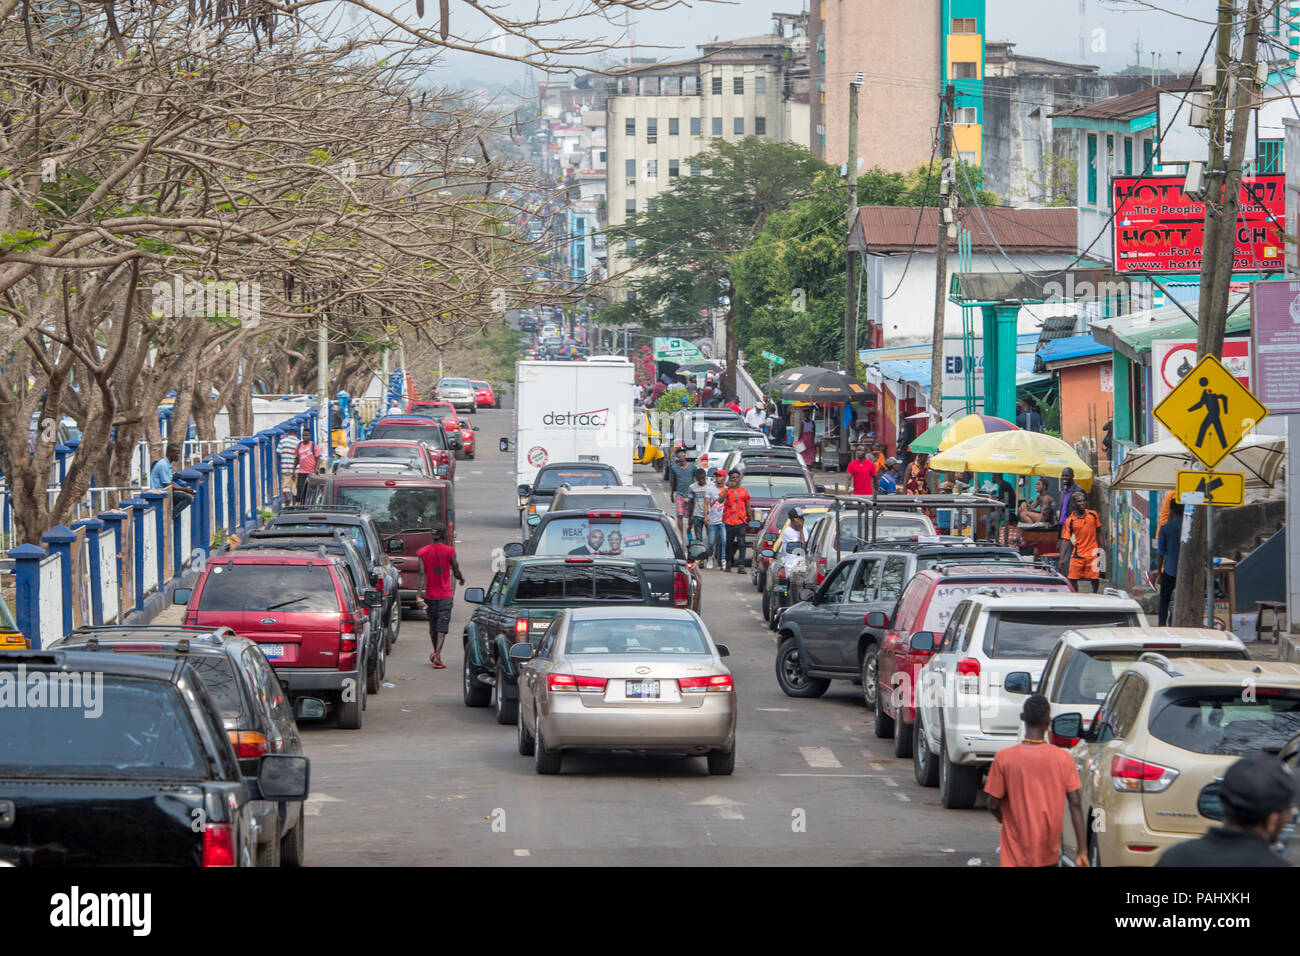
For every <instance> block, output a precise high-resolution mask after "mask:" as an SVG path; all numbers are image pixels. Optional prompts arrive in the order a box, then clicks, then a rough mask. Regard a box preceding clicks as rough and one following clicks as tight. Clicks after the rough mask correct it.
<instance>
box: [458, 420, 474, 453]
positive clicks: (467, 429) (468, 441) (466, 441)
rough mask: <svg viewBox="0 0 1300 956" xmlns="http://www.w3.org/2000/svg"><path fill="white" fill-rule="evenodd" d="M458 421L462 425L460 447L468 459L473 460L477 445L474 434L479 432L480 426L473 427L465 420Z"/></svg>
mask: <svg viewBox="0 0 1300 956" xmlns="http://www.w3.org/2000/svg"><path fill="white" fill-rule="evenodd" d="M457 421H458V424H459V425H460V447H461V449H462V451H463V452H464V455H465V457H466V458H473V457H474V445H475V441H474V433H475V432H476V431H478V426H477V425H471V424H470V423H469V422H468V421H466V420H465V419H463V418H461V419H458V420H457Z"/></svg>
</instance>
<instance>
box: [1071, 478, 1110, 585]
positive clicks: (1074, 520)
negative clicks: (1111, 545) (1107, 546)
mask: <svg viewBox="0 0 1300 956" xmlns="http://www.w3.org/2000/svg"><path fill="white" fill-rule="evenodd" d="M1072 504H1073V505H1074V512H1073V513H1072V514H1071V515H1070V517H1068V518H1066V519H1065V522H1064V523H1063V525H1062V531H1063V533H1064V534H1065V535H1066V536H1067V537H1068V538H1069V539H1070V542H1071V545H1072V550H1071V553H1070V573H1069V574H1068V575H1066V577H1068V578H1069V579H1070V583H1071V584H1073V585H1074V589H1075V590H1076V591H1078V590H1080V588H1079V582H1080V581H1090V582H1091V583H1092V593H1093V594H1096V593H1097V585H1098V583H1099V579H1100V578H1101V549H1102V538H1101V518H1100V517H1099V516H1098V515H1097V512H1095V511H1091V510H1089V508H1088V502H1087V499H1086V498H1084V496H1083V492H1082V491H1076V492H1075V494H1074V500H1073V502H1072Z"/></svg>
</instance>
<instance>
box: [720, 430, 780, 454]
mask: <svg viewBox="0 0 1300 956" xmlns="http://www.w3.org/2000/svg"><path fill="white" fill-rule="evenodd" d="M765 445H767V439H766V438H764V437H763V436H762V435H759V434H757V433H755V432H750V433H749V434H748V435H741V434H738V433H735V432H714V433H713V434H712V435H711V436H710V437H709V451H710V452H711V453H712V452H715V451H721V452H727V451H735V450H736V449H737V448H761V447H763V446H765Z"/></svg>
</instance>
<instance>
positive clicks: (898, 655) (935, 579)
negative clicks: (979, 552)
mask: <svg viewBox="0 0 1300 956" xmlns="http://www.w3.org/2000/svg"><path fill="white" fill-rule="evenodd" d="M959 560H960V559H959ZM988 589H996V590H997V591H998V592H999V593H1002V594H1011V593H1021V592H1025V591H1070V592H1073V591H1074V588H1072V587H1071V586H1070V582H1069V581H1067V580H1066V579H1065V578H1063V577H1061V576H1060V575H1059V574H1057V573H1056V572H1054V571H1049V570H1047V569H1045V568H1036V567H1031V566H1029V565H1025V566H1024V567H1016V566H1015V565H1014V564H1009V565H1008V564H1001V565H988V564H985V565H978V564H966V565H963V564H949V565H936V566H935V567H933V568H927V569H926V570H924V571H918V572H917V573H916V574H915V575H913V577H912V580H911V581H909V582H908V585H907V587H906V588H904V589H903V593H902V594H900V595H899V596H898V603H897V604H896V605H894V613H893V614H885V613H883V612H881V611H871V612H868V614H867V615H866V618H865V621H864V623H865V624H866V625H867V627H869V628H878V629H883V631H884V638H885V639H884V643H883V645H882V646H881V649H880V655H879V658H878V665H877V670H876V674H877V677H878V686H877V689H876V702H875V710H876V713H875V718H876V736H877V737H889V736H891V735H892V736H893V738H894V753H895V754H896V755H897V756H899V757H910V756H911V755H912V753H911V741H912V731H911V729H910V726H909V725H910V724H913V723H915V722H916V706H915V704H916V700H915V698H914V697H913V695H912V690H913V689H914V688H916V687H917V686H919V684H918V681H919V680H920V674H921V668H922V667H924V666H925V663H926V661H928V660H929V659H930V658H931V657H933V656H934V652H933V651H932V650H930V651H924V650H915V649H913V648H912V637H913V635H914V634H918V633H922V632H929V633H930V634H932V635H939V634H942V633H943V632H944V631H945V630H946V629H947V627H948V619H949V618H950V617H952V612H953V611H955V610H956V609H957V605H958V604H960V603H961V602H962V601H963V600H965V599H966V598H968V597H970V596H971V595H973V594H978V593H980V592H981V591H984V590H988ZM937 644H938V641H937V640H933V641H932V642H931V645H930V646H932V647H933V646H937Z"/></svg>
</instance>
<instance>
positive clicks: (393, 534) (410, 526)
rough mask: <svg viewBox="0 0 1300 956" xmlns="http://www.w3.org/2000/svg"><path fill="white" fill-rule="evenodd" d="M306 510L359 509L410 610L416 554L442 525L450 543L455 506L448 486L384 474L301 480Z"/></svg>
mask: <svg viewBox="0 0 1300 956" xmlns="http://www.w3.org/2000/svg"><path fill="white" fill-rule="evenodd" d="M303 504H306V505H312V506H319V505H345V506H348V507H353V508H360V509H361V510H362V511H364V512H365V513H367V514H369V515H370V517H371V518H373V519H374V522H375V527H376V528H378V529H379V537H380V539H381V540H382V541H383V543H384V551H385V553H386V554H387V555H388V559H389V561H391V562H392V564H393V567H395V568H397V571H398V574H399V579H400V580H399V584H398V591H397V593H398V596H399V597H400V598H401V601H402V606H403V607H412V606H414V604H415V600H416V598H417V597H418V596H419V595H418V594H417V593H416V589H417V588H418V587H419V584H420V559H419V558H417V557H416V553H417V552H418V551H419V550H420V549H421V548H423V547H424V546H425V545H426V544H432V543H433V526H434V525H435V524H439V523H440V524H444V525H446V526H447V537H448V540H449V541H453V540H455V528H456V505H455V500H454V498H453V496H452V486H451V482H448V481H443V480H441V479H438V478H424V477H421V476H418V475H394V474H389V473H384V472H377V473H374V474H366V473H365V472H353V473H351V474H346V475H312V476H311V477H310V478H308V479H307V498H306V501H304V502H303Z"/></svg>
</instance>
